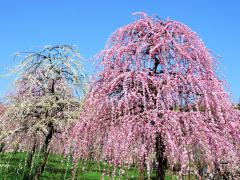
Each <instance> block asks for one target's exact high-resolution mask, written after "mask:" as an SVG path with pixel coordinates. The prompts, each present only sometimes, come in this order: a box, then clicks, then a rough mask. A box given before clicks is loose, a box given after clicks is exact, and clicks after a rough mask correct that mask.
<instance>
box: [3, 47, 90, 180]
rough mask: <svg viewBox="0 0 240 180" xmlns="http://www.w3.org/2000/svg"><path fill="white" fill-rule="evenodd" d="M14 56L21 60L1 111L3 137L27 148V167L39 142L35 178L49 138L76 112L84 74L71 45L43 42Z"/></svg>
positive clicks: (78, 58) (74, 48) (46, 155)
mask: <svg viewBox="0 0 240 180" xmlns="http://www.w3.org/2000/svg"><path fill="white" fill-rule="evenodd" d="M17 57H18V58H20V60H21V62H20V64H19V65H18V66H17V67H16V68H15V71H16V72H14V73H17V75H18V76H17V80H16V83H15V90H14V92H13V93H11V94H10V95H9V106H8V108H7V109H6V111H5V113H4V120H5V124H6V126H7V127H11V129H9V128H8V129H7V132H6V133H5V137H6V135H8V137H9V135H12V138H17V137H21V138H19V139H20V142H19V143H20V144H22V145H23V146H24V145H26V146H27V147H29V148H30V149H31V150H30V154H29V157H28V160H27V166H28V167H31V163H32V156H33V154H34V153H35V150H36V147H38V146H39V145H40V146H41V152H42V153H43V155H44V158H43V159H44V160H43V163H42V164H41V165H40V167H39V168H38V169H37V170H36V172H35V178H38V177H39V176H40V174H41V173H42V171H43V170H44V166H45V164H46V160H47V157H48V153H49V150H50V149H49V148H48V147H49V144H50V142H51V140H52V139H53V138H54V137H55V138H58V137H59V134H61V133H63V132H65V131H66V129H65V128H66V127H69V126H70V124H71V123H72V122H73V121H74V120H76V119H77V118H78V116H79V112H80V109H81V106H82V100H83V99H82V97H83V95H84V94H85V90H86V83H85V82H86V75H85V74H84V70H83V66H82V63H81V56H80V54H79V51H78V48H77V47H75V46H69V45H54V46H45V47H44V48H43V49H42V50H41V51H39V52H23V53H20V54H18V56H17ZM7 124H11V126H9V125H7ZM54 135H56V136H54ZM29 144H31V145H30V146H29ZM26 178H27V177H26ZM28 178H29V177H28Z"/></svg>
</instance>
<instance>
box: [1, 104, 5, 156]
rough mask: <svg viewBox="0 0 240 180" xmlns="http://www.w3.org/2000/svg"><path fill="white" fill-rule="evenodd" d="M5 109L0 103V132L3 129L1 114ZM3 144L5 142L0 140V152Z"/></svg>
mask: <svg viewBox="0 0 240 180" xmlns="http://www.w3.org/2000/svg"><path fill="white" fill-rule="evenodd" d="M5 109H6V107H5V105H3V104H2V103H0V132H2V131H3V129H2V116H3V113H4V112H5ZM4 146H5V142H4V141H1V140H0V153H1V152H2V151H3V148H4Z"/></svg>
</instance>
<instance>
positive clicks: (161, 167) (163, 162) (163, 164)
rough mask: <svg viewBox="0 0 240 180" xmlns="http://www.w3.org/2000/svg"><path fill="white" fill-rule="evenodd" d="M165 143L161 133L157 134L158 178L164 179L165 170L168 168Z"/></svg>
mask: <svg viewBox="0 0 240 180" xmlns="http://www.w3.org/2000/svg"><path fill="white" fill-rule="evenodd" d="M164 151H165V145H164V143H163V139H162V136H161V134H160V133H157V135H156V161H157V167H156V168H157V169H156V172H157V179H158V180H164V177H165V170H166V169H167V159H166V158H165V157H164Z"/></svg>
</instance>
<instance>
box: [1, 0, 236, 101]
mask: <svg viewBox="0 0 240 180" xmlns="http://www.w3.org/2000/svg"><path fill="white" fill-rule="evenodd" d="M138 11H143V12H146V13H148V14H149V15H153V14H157V15H158V16H160V17H161V18H162V19H166V18H167V17H170V18H171V19H174V20H178V21H181V22H182V23H184V24H187V25H188V26H189V27H190V28H191V29H192V30H193V31H195V32H197V33H198V34H199V35H200V37H201V39H202V40H203V41H204V43H205V45H206V46H207V47H208V48H209V49H211V50H212V51H214V52H215V53H217V54H219V55H221V56H222V59H220V69H221V71H222V72H223V74H224V75H225V79H226V81H227V83H228V85H229V88H230V91H231V92H232V95H231V96H232V99H233V101H234V102H238V101H239V98H240V45H239V43H240V20H239V19H240V1H239V0H229V1H224V0H211V1H210V0H201V1H192V0H181V1H179V0H165V1H163V0H158V1H156V0H119V1H117V0H116V1H113V0H112V1H111V0H102V1H100V0H95V1H94V0H87V1H82V0H21V1H20V0H1V1H0V74H3V73H4V72H6V71H5V69H6V68H7V67H8V66H9V65H10V64H13V57H12V55H13V53H14V52H17V51H22V50H32V49H36V48H40V47H42V46H44V45H47V44H62V43H64V44H74V45H79V47H80V52H81V54H82V55H83V56H84V57H85V58H90V57H92V56H93V55H95V54H96V53H97V52H99V51H100V50H101V49H102V48H103V47H104V45H105V43H106V41H107V39H108V37H109V35H110V34H111V33H112V32H113V31H114V30H115V29H117V28H118V27H120V26H123V25H125V24H127V23H130V22H132V21H133V17H132V16H131V13H133V12H138ZM0 83H1V84H0V97H3V95H4V94H5V93H6V92H7V91H8V90H9V85H10V83H11V79H0Z"/></svg>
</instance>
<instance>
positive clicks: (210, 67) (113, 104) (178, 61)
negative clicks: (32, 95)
mask: <svg viewBox="0 0 240 180" xmlns="http://www.w3.org/2000/svg"><path fill="white" fill-rule="evenodd" d="M140 16H141V18H140V19H139V20H137V21H135V22H133V23H131V24H128V25H126V26H123V27H121V28H119V29H118V30H116V31H115V32H114V33H113V34H112V36H111V37H110V38H109V40H108V43H107V45H106V48H105V49H104V50H103V51H102V52H101V53H100V54H99V56H98V57H99V60H100V63H101V64H102V65H103V70H102V71H101V72H100V73H99V74H98V75H97V76H96V80H95V81H94V82H93V83H92V86H91V90H90V92H89V94H88V98H87V101H86V104H85V106H84V111H83V112H82V113H81V121H79V122H78V123H77V125H76V126H75V128H74V131H73V134H72V136H71V137H70V140H69V144H70V142H71V141H74V142H75V143H76V146H75V158H78V157H83V158H88V157H89V156H90V157H93V158H95V159H96V158H98V157H100V158H101V159H104V160H107V161H108V162H110V163H113V164H114V165H121V164H125V165H128V164H131V163H132V162H133V158H134V157H137V160H138V162H139V166H140V168H141V169H142V170H143V169H144V168H145V166H146V164H147V166H149V164H151V162H156V165H155V167H156V172H157V177H158V179H161V180H163V179H164V176H165V170H166V168H167V166H168V167H169V168H170V169H174V167H177V166H179V168H180V169H179V170H180V171H181V172H182V173H183V174H184V173H189V172H190V171H192V170H194V172H195V174H199V173H198V172H197V171H196V169H198V167H197V164H198V162H199V158H201V160H202V161H204V162H205V163H206V164H207V165H209V166H210V167H212V168H213V169H214V168H216V169H217V170H219V171H221V170H222V169H221V162H223V161H224V162H228V168H229V169H230V170H231V171H232V172H234V171H235V170H236V167H237V166H238V165H239V157H240V156H239V155H240V154H239V145H240V137H239V134H240V123H239V119H240V118H239V113H238V112H237V111H236V110H235V109H234V108H233V107H232V104H231V101H230V99H229V97H228V95H227V93H226V92H225V91H224V87H223V83H222V81H221V80H219V79H218V77H217V76H216V74H215V59H214V58H213V57H212V56H211V54H210V53H209V51H208V50H207V48H206V47H205V46H204V44H203V42H202V41H201V40H200V39H199V37H198V36H197V35H196V33H194V32H192V31H191V30H190V29H189V28H188V27H187V26H186V25H183V24H181V23H179V22H177V21H172V20H166V21H163V20H160V19H158V18H151V17H149V16H147V15H146V14H144V13H140ZM152 158H153V160H152ZM135 159H136V158H135ZM148 169H149V167H148Z"/></svg>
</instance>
